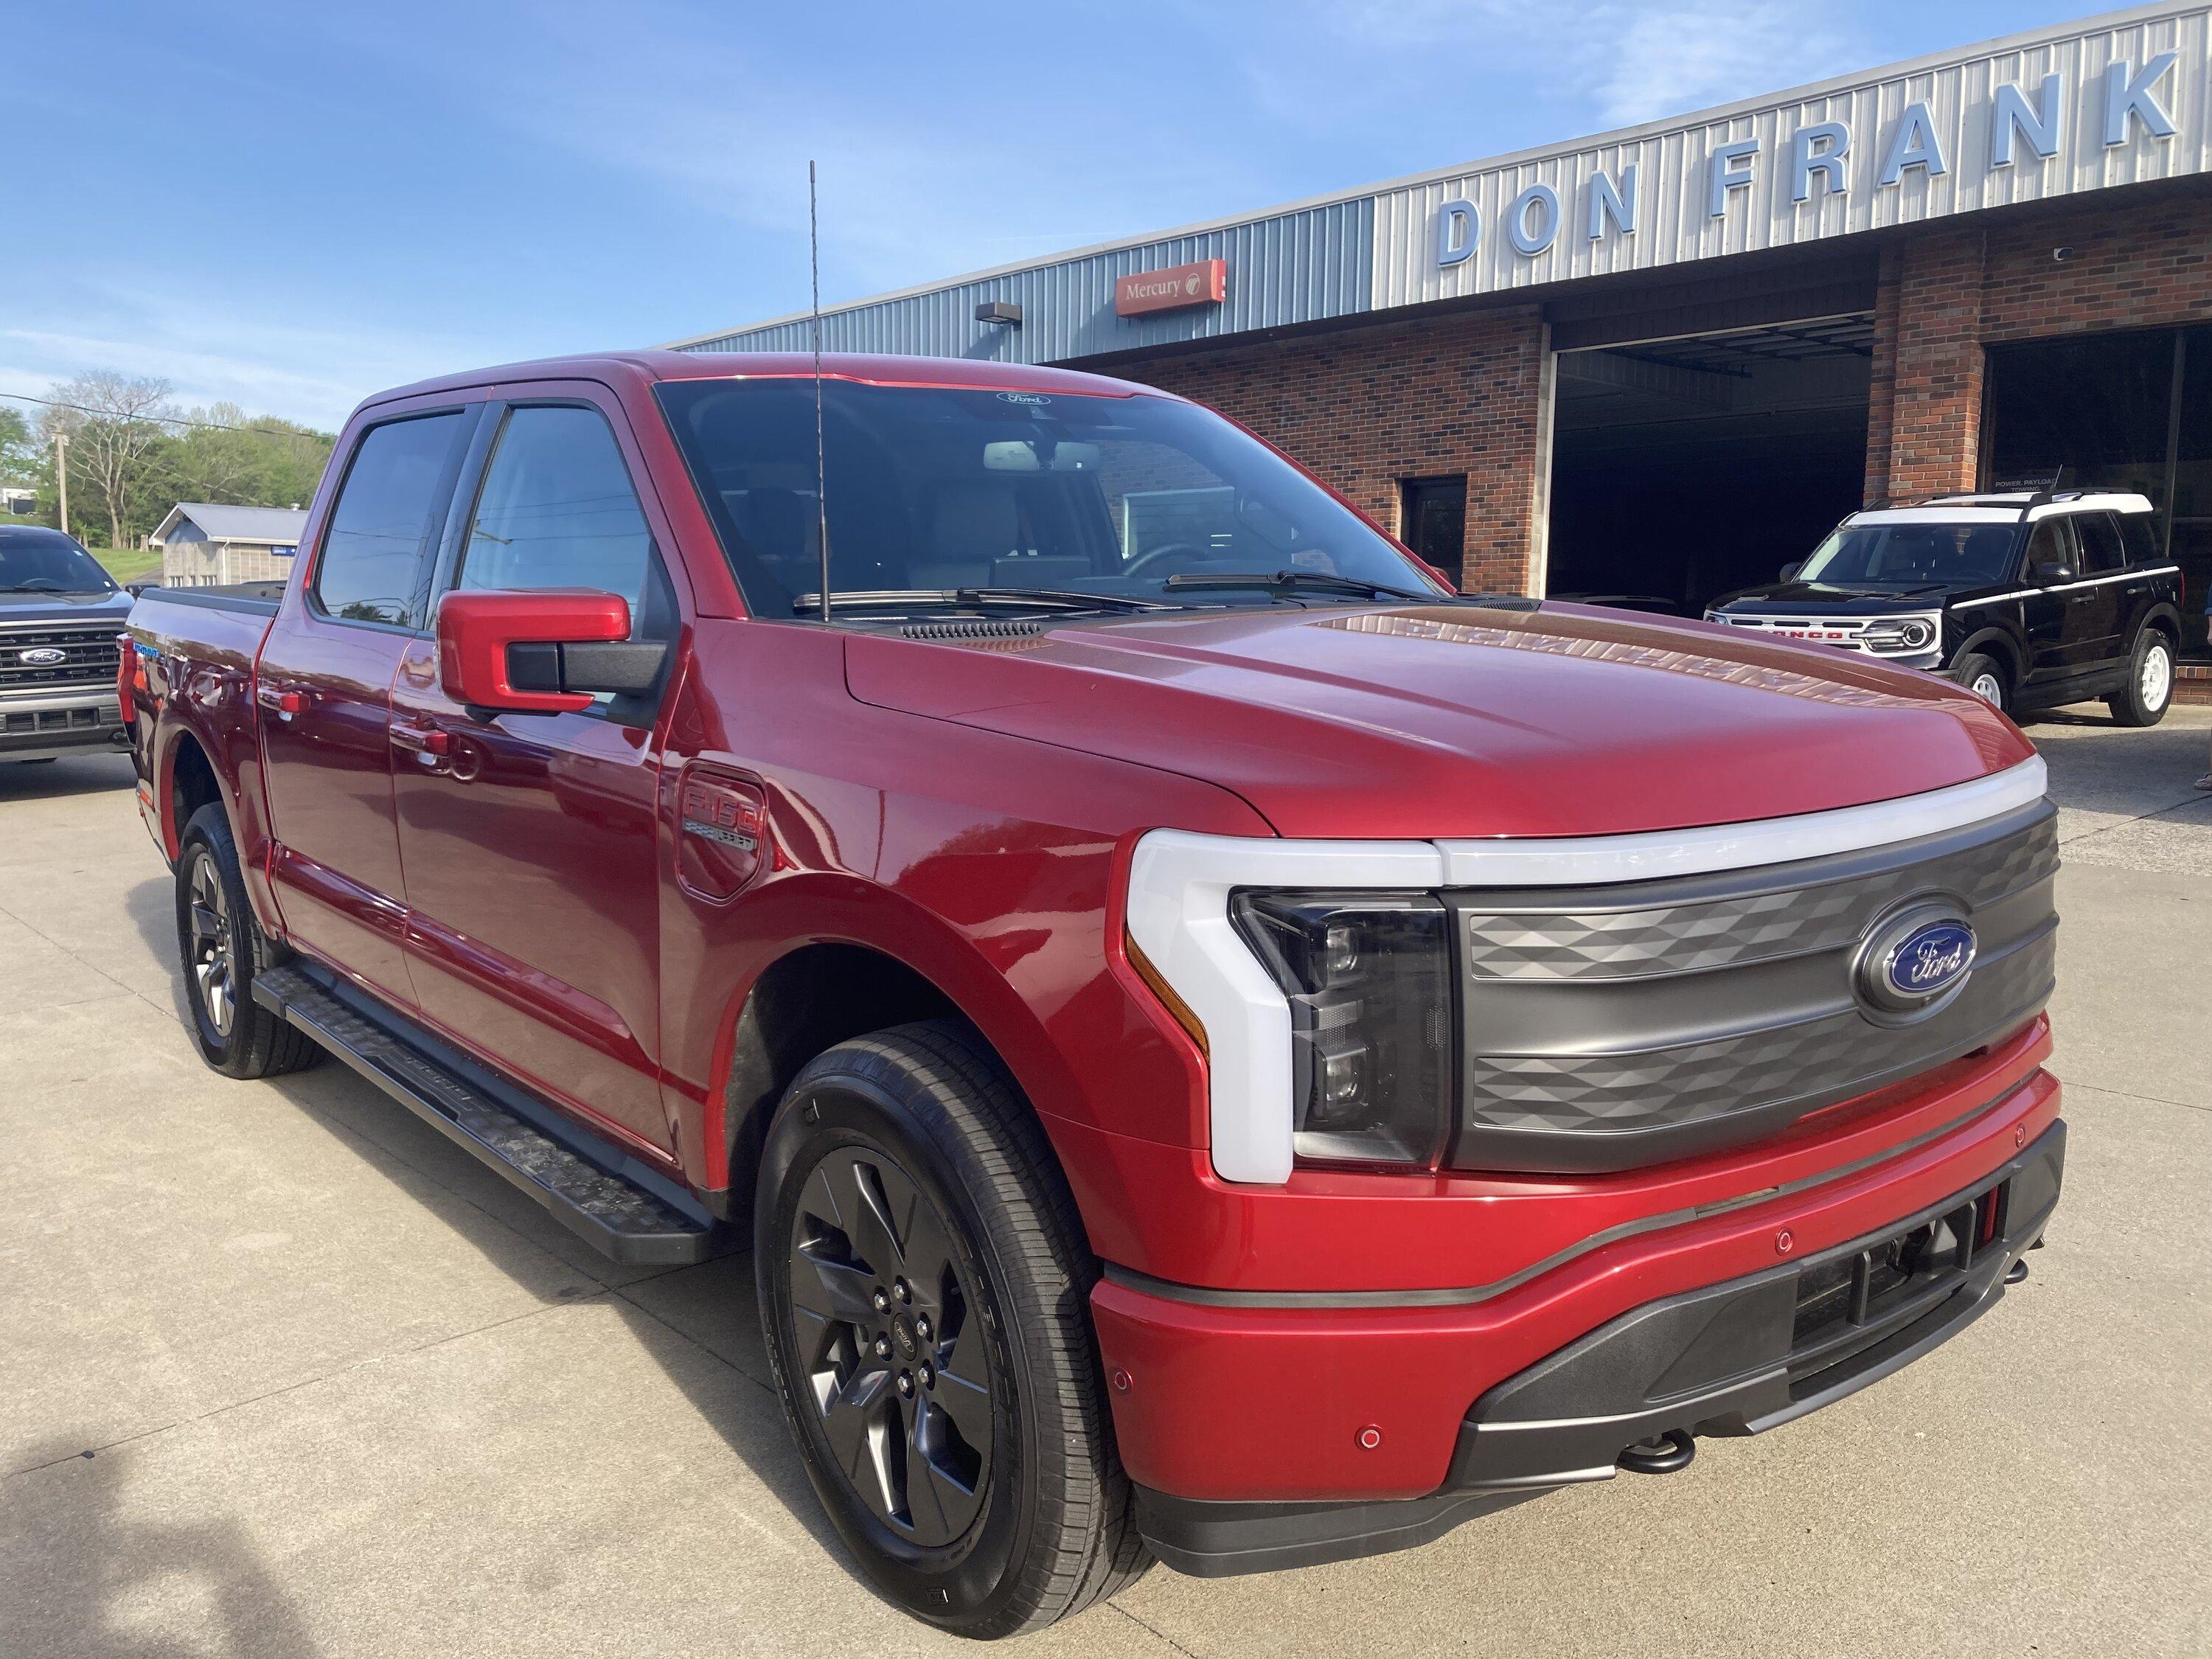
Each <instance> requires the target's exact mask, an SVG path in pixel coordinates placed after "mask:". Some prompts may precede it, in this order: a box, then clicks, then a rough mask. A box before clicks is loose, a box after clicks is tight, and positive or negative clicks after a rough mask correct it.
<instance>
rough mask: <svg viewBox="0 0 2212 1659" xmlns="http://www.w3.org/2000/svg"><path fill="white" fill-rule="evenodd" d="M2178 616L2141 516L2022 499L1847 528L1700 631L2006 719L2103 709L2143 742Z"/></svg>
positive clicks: (1899, 510) (1872, 518)
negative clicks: (2037, 711)
mask: <svg viewBox="0 0 2212 1659" xmlns="http://www.w3.org/2000/svg"><path fill="white" fill-rule="evenodd" d="M2181 605H2182V586H2181V571H2180V568H2179V566H2177V565H2173V564H2170V563H2168V562H2165V561H2164V560H2162V559H2160V557H2159V556H2158V547H2157V543H2156V538H2154V535H2153V533H2152V517H2151V504H2150V502H2149V501H2147V500H2145V499H2144V498H2143V497H2142V496H2141V495H2127V494H2122V493H2118V492H2113V491H2101V490H2067V491H2063V492H2058V493H2052V492H2050V491H2041V492H2035V493H2030V492H2028V491H2025V490H2023V491H2019V492H2015V493H2008V494H1996V495H1939V496H1936V497H1935V498H1933V499H1932V500H1929V501H1921V502H1917V503H1916V504H1914V505H1912V506H1910V507H1870V508H1869V509H1867V510H1866V511H1865V512H1863V513H1852V514H1851V515H1850V517H1849V518H1847V519H1845V520H1844V521H1843V522H1842V523H1841V524H1839V525H1838V526H1836V527H1835V529H1834V530H1832V531H1831V532H1829V534H1828V538H1827V539H1826V541H1824V542H1822V543H1821V544H1820V546H1819V547H1818V548H1817V549H1815V550H1814V553H1813V556H1812V557H1811V558H1809V559H1807V560H1806V561H1805V562H1803V563H1802V564H1797V565H1790V566H1789V567H1787V568H1785V569H1784V571H1783V572H1782V580H1780V581H1779V582H1778V583H1776V584H1774V585H1773V586H1769V587H1754V588H1750V589H1747V590H1746V591H1745V592H1741V593H1735V594H1731V595H1730V596H1729V598H1727V599H1723V600H1721V601H1719V602H1718V603H1717V604H1716V605H1714V606H1713V607H1712V609H1711V610H1709V611H1706V612H1705V620H1706V621H1707V622H1717V623H1729V625H1731V626H1732V627H1736V628H1753V629H1760V630H1762V631H1764V632H1766V633H1770V634H1778V635H1784V636H1786V637H1788V638H1790V639H1798V640H1812V641H1818V642H1819V643H1820V644H1823V645H1831V646H1835V647H1838V648H1840V649H1843V650H1846V651H1858V652H1863V653H1867V654H1869V655H1870V656H1876V657H1880V658H1881V659H1884V660H1885V661H1888V662H1893V663H1898V664H1900V665H1903V666H1905V667H1907V668H1924V669H1929V670H1931V671H1936V672H1938V673H1942V674H1948V675H1949V676H1950V677H1951V678H1953V679H1955V680H1957V681H1958V682H1959V683H1960V684H1962V685H1965V686H1966V687H1969V688H1970V689H1971V690H1974V691H1975V692H1977V693H1978V694H1979V695H1980V696H1984V697H1986V698H1988V699H1989V700H1990V702H1993V703H1995V704H1996V705H1997V707H1998V708H2002V709H2004V710H2005V711H2006V712H2007V713H2008V714H2023V713H2025V712H2027V710H2029V709H2033V708H2055V707H2057V705H2059V704H2061V703H2069V702H2082V701H2084V700H2086V699H2087V698H2091V697H2102V698H2103V699H2104V700H2105V702H2106V706H2107V707H2109V708H2111V709H2112V715H2113V718H2114V719H2116V720H2119V721H2120V722H2121V723H2122V724H2123V725H2126V726H2154V725H2156V724H2157V723H2158V722H2159V720H2161V719H2163V718H2164V717H2165V714H2166V707H2167V705H2168V704H2169V703H2171V702H2172V700H2173V664H2174V656H2175V653H2176V651H2177V649H2178V648H2179V645H2180V643H2181Z"/></svg>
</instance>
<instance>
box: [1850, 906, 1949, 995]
mask: <svg viewBox="0 0 2212 1659" xmlns="http://www.w3.org/2000/svg"><path fill="white" fill-rule="evenodd" d="M1975 946H1976V940H1975V938H1974V927H1973V924H1972V922H1970V921H1967V920H1966V918H1965V917H1964V916H1962V915H1959V913H1958V912H1957V911H1955V910H1953V909H1951V908H1949V907H1948V906H1945V905H1921V906H1917V907H1915V908H1912V909H1911V910H1908V911H1906V912H1905V913H1904V914H1903V915H1897V916H1893V917H1891V918H1890V919H1888V920H1887V921H1884V922H1883V923H1881V925H1880V926H1878V927H1875V930H1874V931H1873V932H1872V933H1869V935H1868V936H1867V940H1866V943H1865V944H1864V945H1863V946H1861V947H1860V950H1859V954H1858V961H1857V970H1856V972H1855V974H1854V975H1853V977H1854V979H1855V980H1856V981H1857V984H1856V986H1855V987H1854V988H1855V989H1856V990H1857V993H1858V996H1859V1000H1860V1001H1861V1002H1863V1003H1864V1004H1866V1005H1867V1006H1868V1007H1869V1011H1870V1012H1876V1013H1877V1014H1879V1015H1886V1016H1888V1017H1889V1018H1893V1019H1894V1018H1898V1017H1900V1016H1904V1017H1911V1016H1913V1015H1917V1014H1922V1013H1927V1012H1933V1010H1934V1009H1935V1007H1936V1005H1937V1004H1938V1003H1940V1002H1942V1001H1945V1000H1948V997H1949V996H1950V994H1952V993H1953V992H1954V991H1956V990H1957V989H1958V988H1959V987H1960V986H1961V985H1963V984H1964V983H1965V982H1966V975H1968V974H1970V973H1972V971H1973V968H1974V951H1975Z"/></svg>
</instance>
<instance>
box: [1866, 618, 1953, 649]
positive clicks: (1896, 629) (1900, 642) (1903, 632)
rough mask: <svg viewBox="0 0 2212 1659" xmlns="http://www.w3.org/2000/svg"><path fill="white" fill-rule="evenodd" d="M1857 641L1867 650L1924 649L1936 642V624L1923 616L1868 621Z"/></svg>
mask: <svg viewBox="0 0 2212 1659" xmlns="http://www.w3.org/2000/svg"><path fill="white" fill-rule="evenodd" d="M1859 642H1860V644H1862V645H1863V646H1864V647H1866V648H1867V649H1868V650H1869V651H1925V650H1927V649H1928V648H1929V647H1930V646H1932V645H1934V644H1935V643H1936V624H1935V623H1932V622H1929V620H1928V619H1927V618H1926V617H1907V618H1905V620H1904V621H1902V622H1875V623H1868V624H1867V625H1866V628H1865V629H1864V631H1863V632H1862V633H1861V634H1860V635H1859Z"/></svg>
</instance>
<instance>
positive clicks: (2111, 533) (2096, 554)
mask: <svg viewBox="0 0 2212 1659" xmlns="http://www.w3.org/2000/svg"><path fill="white" fill-rule="evenodd" d="M2074 533H2075V535H2076V536H2078V537H2079V538H2081V574H2083V575H2085V576H2101V575H2105V574H2109V573H2110V572H2112V571H2115V570H2118V569H2119V568H2122V567H2123V566H2124V565H2125V564H2126V563H2127V562H2128V555H2127V550H2126V549H2124V547H2122V546H2121V545H2120V531H2119V526H2118V525H2116V524H2114V523H2113V522H2112V514H2111V513H2077V514H2076V515H2075V520H2074Z"/></svg>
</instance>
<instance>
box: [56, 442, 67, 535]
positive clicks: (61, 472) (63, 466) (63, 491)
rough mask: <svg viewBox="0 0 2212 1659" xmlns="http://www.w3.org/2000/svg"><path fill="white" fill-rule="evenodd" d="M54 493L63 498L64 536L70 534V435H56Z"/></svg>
mask: <svg viewBox="0 0 2212 1659" xmlns="http://www.w3.org/2000/svg"><path fill="white" fill-rule="evenodd" d="M54 492H55V494H56V495H59V496H60V498H61V511H60V514H59V519H60V523H59V525H58V528H59V530H60V531H61V532H62V534H63V535H64V536H66V535H68V534H69V434H68V433H66V432H61V431H57V432H56V433H55V434H54Z"/></svg>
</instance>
